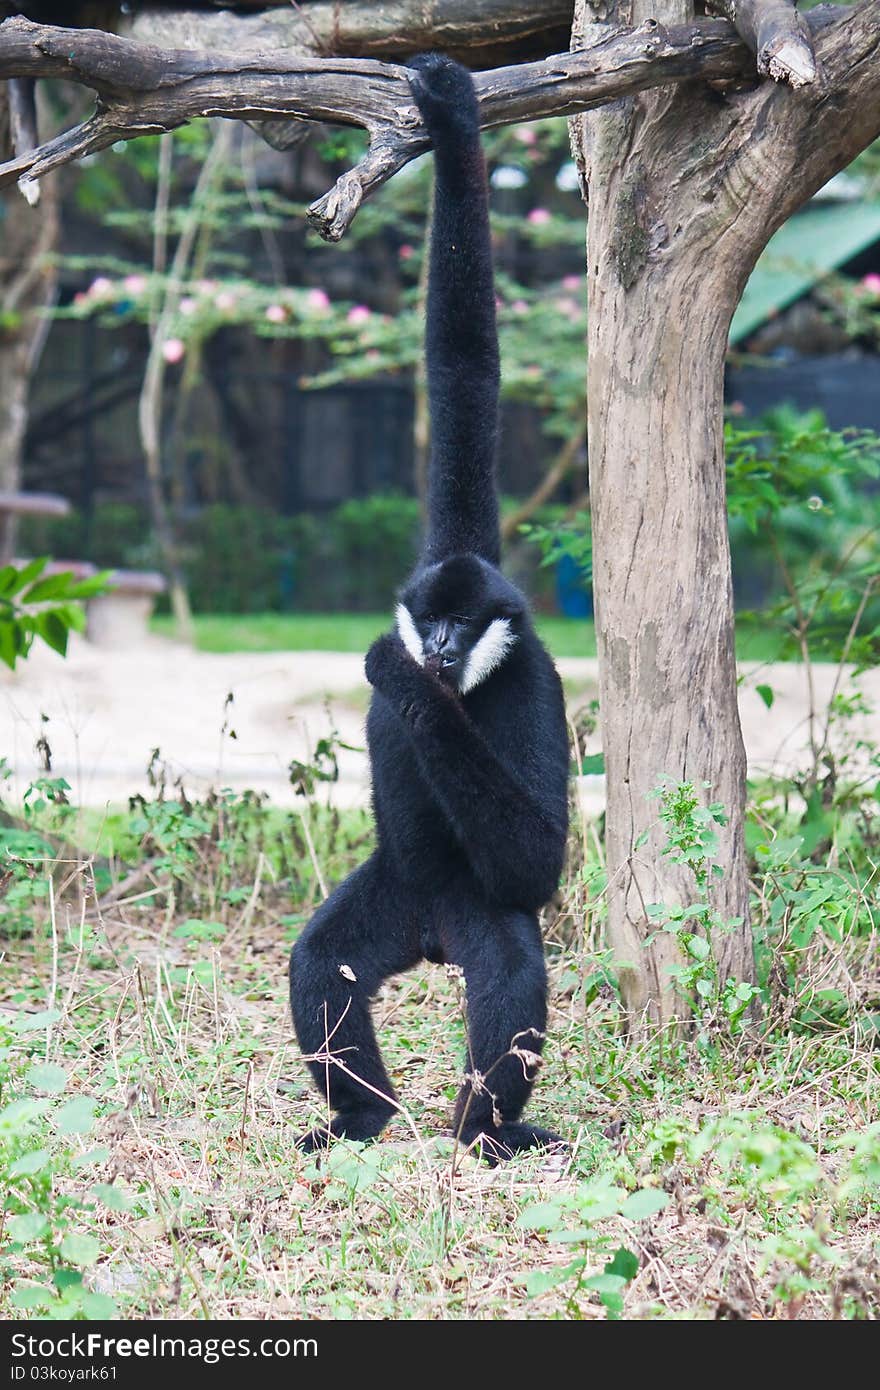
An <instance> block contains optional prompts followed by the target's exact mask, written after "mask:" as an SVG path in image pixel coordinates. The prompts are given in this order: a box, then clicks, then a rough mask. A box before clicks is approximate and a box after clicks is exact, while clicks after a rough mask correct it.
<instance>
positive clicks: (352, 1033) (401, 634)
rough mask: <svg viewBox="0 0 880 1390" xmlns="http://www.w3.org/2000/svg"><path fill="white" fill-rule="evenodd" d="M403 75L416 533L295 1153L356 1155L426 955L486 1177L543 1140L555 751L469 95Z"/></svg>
mask: <svg viewBox="0 0 880 1390" xmlns="http://www.w3.org/2000/svg"><path fill="white" fill-rule="evenodd" d="M412 66H413V69H414V71H413V74H412V77H411V79H410V81H411V86H412V90H413V94H414V97H415V100H416V102H417V104H418V107H419V110H420V112H421V115H422V119H423V121H424V123H425V126H426V128H427V130H428V133H429V134H430V136H431V139H432V141H433V146H434V155H435V164H436V194H435V207H434V223H433V233H432V238H431V263H430V279H429V289H428V306H427V342H426V350H427V376H428V389H429V399H430V412H431V454H430V463H429V480H428V481H429V497H428V525H427V535H426V537H425V540H424V545H423V550H422V556H421V559H420V561H419V564H418V566H417V568H416V570H415V573H414V574H413V575H412V577H411V579H410V580H409V582H408V583H407V584H406V585H405V587H404V589H403V591H402V593H401V595H400V603H399V605H398V608H397V626H396V631H395V632H393V633H388V634H387V635H385V636H383V637H380V638H379V640H378V641H377V642H376V643H375V644H374V646H373V647H372V648H371V649H370V651H369V653H368V655H367V659H366V673H367V678H368V680H369V682H370V684H371V685H372V686H373V689H374V694H373V698H372V701H371V704H370V711H369V715H368V719H367V738H368V743H369V750H370V759H371V765H372V780H373V806H374V811H375V818H376V831H377V847H376V850H375V852H374V854H373V855H372V857H371V858H370V859H368V860H367V862H366V863H365V864H363V865H362V866H361V867H360V868H359V869H357V870H356V871H355V872H354V873H353V874H352V875H351V877H350V878H348V879H346V880H345V882H344V883H342V884H341V885H340V886H339V887H338V888H337V889H336V890H335V892H334V893H333V894H332V895H331V896H330V897H329V898H328V899H327V901H326V902H325V903H324V904H323V906H322V907H321V908H319V910H318V912H317V913H316V914H315V916H314V917H313V918H312V920H311V922H310V923H309V925H308V926H307V927H306V929H305V930H304V931H303V933H302V936H301V937H300V938H299V940H298V941H297V943H296V945H295V946H294V948H293V953H292V955H291V961H290V1000H291V1009H292V1013H293V1020H294V1024H295V1027H296V1031H297V1035H298V1038H299V1042H300V1046H301V1047H302V1050H303V1052H304V1053H305V1054H306V1056H307V1058H310V1060H309V1061H308V1065H309V1068H310V1070H311V1072H312V1075H313V1076H314V1079H315V1082H316V1083H317V1086H318V1089H319V1090H320V1091H321V1093H322V1094H323V1095H325V1096H327V1098H328V1100H329V1104H330V1107H331V1109H332V1110H333V1111H334V1112H335V1115H334V1117H333V1119H332V1120H331V1122H330V1125H329V1128H326V1127H321V1128H318V1129H315V1130H312V1131H311V1132H310V1133H308V1134H306V1135H304V1136H303V1137H302V1138H301V1139H300V1140H299V1145H300V1147H301V1148H303V1149H306V1150H309V1151H312V1150H314V1149H316V1148H319V1147H323V1146H324V1145H326V1144H327V1143H328V1142H329V1140H330V1139H331V1138H332V1137H334V1136H335V1137H340V1136H344V1137H346V1138H349V1139H364V1140H365V1139H372V1138H374V1137H375V1136H376V1135H378V1134H379V1132H380V1131H381V1130H382V1128H383V1126H384V1125H385V1124H386V1123H387V1121H388V1119H389V1118H390V1116H391V1115H392V1114H393V1112H394V1109H395V1106H394V1091H393V1089H392V1086H391V1082H390V1081H389V1079H388V1076H387V1073H386V1071H385V1068H384V1066H383V1064H382V1059H381V1056H380V1053H379V1049H378V1046H377V1044H376V1037H375V1033H374V1031H373V1026H372V1023H371V1020H370V998H371V996H372V995H374V994H375V992H376V990H377V989H378V988H379V986H380V985H381V983H382V981H383V980H385V979H387V978H388V977H389V976H390V975H395V974H397V973H399V972H401V971H404V970H409V969H410V968H411V967H412V966H414V965H416V964H417V963H418V962H419V961H420V960H422V959H427V960H430V961H437V962H440V963H446V964H454V965H457V966H459V967H460V968H461V970H462V972H463V975H464V980H465V986H466V992H467V1033H468V1056H467V1059H466V1067H467V1073H466V1079H465V1084H464V1086H463V1087H462V1090H461V1092H460V1094H459V1097H458V1101H457V1104H456V1108H455V1115H454V1121H453V1123H454V1128H455V1132H456V1133H457V1134H458V1135H459V1137H460V1139H461V1140H462V1141H463V1142H464V1143H466V1144H471V1143H473V1142H474V1141H478V1145H477V1146H478V1147H479V1149H480V1151H481V1152H482V1154H483V1156H484V1157H485V1158H486V1159H488V1161H489V1162H492V1163H494V1162H497V1161H498V1159H500V1158H506V1157H509V1156H510V1154H512V1153H515V1152H516V1151H518V1150H521V1149H529V1148H535V1147H543V1146H546V1145H549V1144H552V1143H555V1142H559V1141H558V1139H557V1136H556V1135H555V1134H552V1133H550V1132H549V1131H548V1130H545V1129H539V1128H538V1126H537V1125H533V1124H531V1123H528V1122H524V1121H522V1120H521V1119H520V1115H521V1112H522V1109H523V1107H524V1105H525V1104H526V1101H527V1100H528V1097H529V1093H530V1091H531V1089H532V1084H533V1081H534V1077H535V1072H536V1070H537V1067H538V1064H539V1054H540V1052H541V1047H542V1043H543V1038H544V1028H545V1021H546V1012H547V1009H546V992H547V981H546V969H545V965H544V953H543V947H542V941H541V933H540V930H539V927H538V918H537V912H538V909H539V908H540V907H542V906H543V904H544V903H546V902H547V900H548V899H549V898H550V897H551V896H552V894H553V893H554V891H555V890H556V888H557V885H558V882H559V876H560V872H561V870H562V865H563V856H564V850H565V840H566V830H567V818H568V815H567V779H568V767H569V753H568V739H567V733H566V722H565V711H564V706H563V696H562V687H561V684H560V681H559V677H558V675H557V673H556V670H555V668H554V666H553V663H552V661H551V659H550V657H549V656H548V654H547V652H546V651H545V649H544V647H543V646H542V644H541V642H540V641H539V640H538V638H537V636H536V635H535V632H534V629H533V627H532V624H531V621H530V618H529V613H528V607H527V604H526V600H525V598H524V597H523V595H522V594H521V593H520V592H519V590H518V589H516V588H515V587H514V586H513V584H511V583H510V582H509V581H508V580H507V579H505V578H504V577H503V575H502V574H501V573H500V571H499V569H498V563H499V559H500V548H501V547H500V536H499V529H498V503H497V498H496V491H495V450H496V436H497V429H498V391H499V360H498V338H497V330H496V324H495V290H494V283H493V275H492V253H491V245H490V238H489V216H488V196H487V186H486V169H485V162H484V158H483V152H482V147H481V143H480V132H479V115H478V107H477V98H476V94H475V91H474V86H473V82H472V80H471V77H470V74H469V73H468V72H467V71H466V70H465V69H464V68H461V67H459V66H458V65H457V64H456V63H453V62H452V61H450V60H449V59H447V58H443V57H441V56H439V55H436V54H428V55H425V56H423V57H421V58H417V59H415V60H413V64H412ZM331 1058H332V1060H331Z"/></svg>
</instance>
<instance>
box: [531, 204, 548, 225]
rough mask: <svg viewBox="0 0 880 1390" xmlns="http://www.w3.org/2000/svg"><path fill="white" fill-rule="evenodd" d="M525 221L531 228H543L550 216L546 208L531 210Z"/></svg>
mask: <svg viewBox="0 0 880 1390" xmlns="http://www.w3.org/2000/svg"><path fill="white" fill-rule="evenodd" d="M527 220H528V221H529V222H531V224H532V226H533V227H545V226H546V225H547V223H548V222H549V221H550V214H549V212H548V211H547V209H546V208H532V210H531V212H530V213H529V215H528V218H527Z"/></svg>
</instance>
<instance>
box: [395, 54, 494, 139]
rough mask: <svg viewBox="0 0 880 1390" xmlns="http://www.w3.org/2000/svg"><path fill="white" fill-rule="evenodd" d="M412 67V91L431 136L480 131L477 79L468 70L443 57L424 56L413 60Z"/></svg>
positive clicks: (435, 55) (434, 55)
mask: <svg viewBox="0 0 880 1390" xmlns="http://www.w3.org/2000/svg"><path fill="white" fill-rule="evenodd" d="M409 67H410V69H411V71H412V75H411V77H410V79H409V82H410V87H411V88H412V93H413V96H414V97H415V99H416V105H417V106H418V108H419V111H420V112H421V114H422V118H423V120H424V122H425V125H426V126H427V127H428V133H429V134H430V135H431V136H433V135H434V134H435V133H437V132H442V131H444V130H448V129H456V130H461V129H462V128H467V129H469V130H470V129H477V128H478V127H479V119H478V116H477V111H478V105H477V98H476V93H475V92H474V84H473V78H472V77H471V75H470V73H469V72H468V70H467V68H463V67H461V65H460V64H459V63H454V62H453V61H452V59H451V58H446V57H444V56H443V54H442V53H421V54H419V55H418V57H416V58H411V59H410V62H409Z"/></svg>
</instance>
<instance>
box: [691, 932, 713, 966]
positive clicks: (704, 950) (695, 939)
mask: <svg viewBox="0 0 880 1390" xmlns="http://www.w3.org/2000/svg"><path fill="white" fill-rule="evenodd" d="M685 950H686V951H687V953H688V955H689V956H693V958H694V960H706V958H707V957H708V955H709V951H710V950H711V947H710V946H709V943H708V941H706V939H705V938H704V937H702V936H689V937H688V939H687V941H686V942H685Z"/></svg>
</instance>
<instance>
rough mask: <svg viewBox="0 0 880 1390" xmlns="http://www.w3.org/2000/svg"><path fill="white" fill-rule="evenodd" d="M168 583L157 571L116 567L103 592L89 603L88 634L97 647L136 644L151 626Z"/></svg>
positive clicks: (131, 645)
mask: <svg viewBox="0 0 880 1390" xmlns="http://www.w3.org/2000/svg"><path fill="white" fill-rule="evenodd" d="M166 588H167V585H166V583H165V579H164V577H163V575H161V574H157V573H156V572H155V571H154V570H113V572H112V573H111V575H110V579H109V581H108V584H107V589H106V591H105V592H104V593H103V594H96V595H95V597H94V598H90V599H89V601H88V603H87V605H86V637H87V638H88V639H89V641H90V642H92V643H93V644H94V645H95V646H96V647H105V648H111V647H112V648H114V649H115V648H118V647H134V646H137V644H138V643H139V642H142V641H143V640H144V638H145V637H146V636H147V634H148V632H149V628H150V618H151V617H152V615H153V609H154V607H155V605H156V599H157V598H158V596H159V594H164V592H165V589H166Z"/></svg>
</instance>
